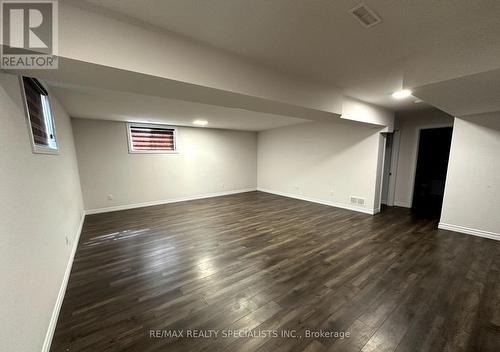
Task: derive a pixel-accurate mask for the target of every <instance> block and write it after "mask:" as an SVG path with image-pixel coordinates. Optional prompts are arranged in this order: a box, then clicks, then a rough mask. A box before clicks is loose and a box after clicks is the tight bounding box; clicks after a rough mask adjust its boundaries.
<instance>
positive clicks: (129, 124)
mask: <svg viewBox="0 0 500 352" xmlns="http://www.w3.org/2000/svg"><path fill="white" fill-rule="evenodd" d="M134 126H137V127H146V128H147V127H149V128H165V129H169V130H173V139H174V149H173V150H134V149H133V144H132V133H131V127H134ZM126 128H127V141H128V153H129V154H179V150H178V149H177V127H176V126H171V125H164V124H155V123H142V122H138V123H135V122H127V124H126Z"/></svg>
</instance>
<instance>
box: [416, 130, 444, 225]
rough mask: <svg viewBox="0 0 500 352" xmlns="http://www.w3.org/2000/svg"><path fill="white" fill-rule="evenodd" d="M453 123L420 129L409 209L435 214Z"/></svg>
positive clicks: (442, 193)
mask: <svg viewBox="0 0 500 352" xmlns="http://www.w3.org/2000/svg"><path fill="white" fill-rule="evenodd" d="M452 133H453V127H444V128H430V129H422V130H420V139H419V144H418V157H417V169H416V172H415V185H414V188H413V203H412V209H413V211H414V212H415V213H416V214H417V215H419V216H423V217H439V215H440V214H441V207H442V205H443V196H444V185H445V182H446V172H447V170H448V159H449V157H450V146H451V136H452Z"/></svg>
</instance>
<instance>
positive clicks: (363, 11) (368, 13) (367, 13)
mask: <svg viewBox="0 0 500 352" xmlns="http://www.w3.org/2000/svg"><path fill="white" fill-rule="evenodd" d="M350 12H351V13H352V15H353V16H354V17H356V19H357V20H358V21H359V22H361V24H362V25H363V26H365V27H367V28H368V27H373V26H375V25H376V24H379V23H380V22H382V19H381V18H380V17H379V16H378V15H377V14H376V13H375V12H373V10H371V9H370V8H369V7H368V6H366V5H365V4H359V5H358V6H356V7H355V8H353V9H351V10H350Z"/></svg>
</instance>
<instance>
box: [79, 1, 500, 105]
mask: <svg viewBox="0 0 500 352" xmlns="http://www.w3.org/2000/svg"><path fill="white" fill-rule="evenodd" d="M78 2H79V4H80V6H81V4H82V2H85V3H86V4H87V6H91V7H94V9H95V8H98V9H100V10H103V11H108V14H115V15H116V14H120V15H119V16H121V17H122V19H127V20H131V21H135V22H139V23H143V24H148V25H151V26H155V27H157V28H159V29H161V30H167V31H171V32H175V33H178V34H180V35H182V36H185V37H188V38H191V39H193V40H196V41H199V42H202V43H205V44H207V45H210V46H213V47H216V48H219V49H222V50H225V51H229V52H231V53H234V54H237V55H240V56H243V57H246V58H248V59H250V60H252V61H255V62H258V63H261V64H264V65H267V66H270V67H273V68H275V69H276V70H280V71H284V72H287V73H290V74H293V75H297V76H301V77H305V78H307V79H309V80H311V81H318V82H326V83H328V84H331V85H334V86H336V87H338V88H340V89H341V90H342V91H343V92H344V93H345V94H347V95H351V96H354V97H356V98H358V99H362V100H365V101H367V102H371V103H374V104H378V105H381V106H385V107H388V108H393V109H403V108H405V109H406V108H412V107H416V106H417V105H418V104H417V105H415V104H413V101H414V100H413V99H409V100H405V101H395V100H393V99H392V98H391V97H390V94H391V93H392V92H393V91H395V90H398V89H401V88H402V86H403V82H404V79H405V66H406V63H407V62H408V61H411V59H412V58H413V57H415V56H425V54H426V53H428V52H429V53H430V52H432V51H433V50H434V49H436V48H442V47H443V43H444V44H445V45H446V47H449V48H450V50H452V49H453V48H454V46H455V44H456V47H458V46H459V44H460V42H461V39H462V38H463V37H464V36H467V38H469V40H470V39H471V36H475V35H477V36H479V37H478V40H480V36H481V35H484V33H485V32H488V33H489V35H492V34H493V35H497V34H498V37H500V21H499V20H498V18H499V16H500V1H498V0H474V1H471V0H439V1H436V0H418V1H409V0H385V1H378V0H365V1H364V2H365V3H366V4H367V5H369V6H370V8H372V9H373V10H374V11H375V12H377V13H378V14H379V15H380V17H381V18H382V21H383V22H382V23H381V24H379V25H377V26H374V27H372V28H364V27H362V26H361V25H360V24H359V23H358V22H357V21H356V19H354V18H353V17H352V16H351V15H350V14H349V12H348V10H349V9H350V8H352V7H354V6H355V5H356V4H358V3H359V1H353V0H315V1H290V0H273V1H269V0H232V1H229V0H210V1H200V0H143V1H136V0H85V1H81V0H79V1H78ZM472 39H474V38H472Z"/></svg>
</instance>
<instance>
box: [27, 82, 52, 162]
mask: <svg viewBox="0 0 500 352" xmlns="http://www.w3.org/2000/svg"><path fill="white" fill-rule="evenodd" d="M23 77H29V76H23V75H18V78H19V84H20V86H21V98H22V100H23V106H24V112H25V115H26V122H27V125H28V133H29V138H30V143H31V151H32V152H33V153H34V154H52V155H57V154H59V142H58V139H57V131H56V123H55V120H54V113H53V110H52V104H51V103H50V97H49V95H48V94H47V102H48V103H49V104H48V105H49V106H48V109H49V113H50V117H49V118H50V122H51V126H52V134H53V136H54V140H55V142H56V148H55V149H54V148H50V147H44V146H41V145H38V144H36V142H35V137H34V136H33V128H32V126H31V115H30V110H29V107H28V99H27V97H26V91H25V89H24V81H23ZM31 78H34V77H31ZM39 82H40V81H39ZM40 84H41V82H40ZM44 88H45V89H46V87H44ZM44 119H46V116H45V115H44Z"/></svg>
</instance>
